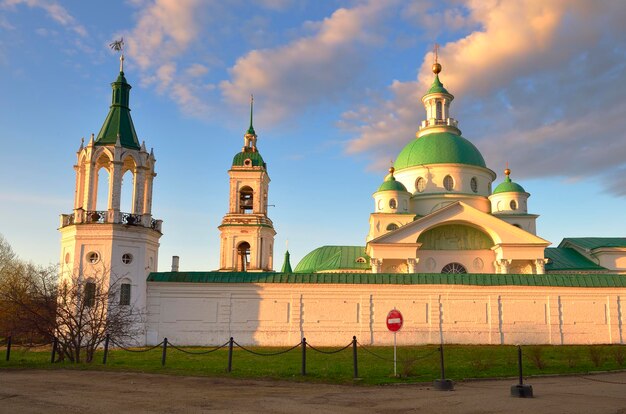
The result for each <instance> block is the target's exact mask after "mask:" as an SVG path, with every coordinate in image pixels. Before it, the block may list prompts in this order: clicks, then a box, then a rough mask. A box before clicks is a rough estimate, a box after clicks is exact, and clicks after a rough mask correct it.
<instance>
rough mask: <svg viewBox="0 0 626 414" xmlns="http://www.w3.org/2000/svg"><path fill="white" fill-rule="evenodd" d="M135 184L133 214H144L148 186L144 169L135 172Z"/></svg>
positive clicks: (136, 169) (137, 169)
mask: <svg viewBox="0 0 626 414" xmlns="http://www.w3.org/2000/svg"><path fill="white" fill-rule="evenodd" d="M134 177H135V178H134V180H133V181H134V183H133V211H132V212H131V213H133V214H141V213H143V204H144V188H145V184H146V171H145V169H144V168H143V167H137V168H135V171H134Z"/></svg>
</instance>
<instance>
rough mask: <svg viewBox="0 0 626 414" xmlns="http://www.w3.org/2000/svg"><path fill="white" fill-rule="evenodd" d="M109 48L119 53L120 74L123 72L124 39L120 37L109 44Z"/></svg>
mask: <svg viewBox="0 0 626 414" xmlns="http://www.w3.org/2000/svg"><path fill="white" fill-rule="evenodd" d="M109 47H110V48H111V49H113V50H114V51H116V52H120V72H124V38H123V37H120V40H114V41H113V42H112V43H110V44H109Z"/></svg>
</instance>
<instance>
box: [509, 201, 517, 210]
mask: <svg viewBox="0 0 626 414" xmlns="http://www.w3.org/2000/svg"><path fill="white" fill-rule="evenodd" d="M509 205H510V206H511V210H517V202H516V201H515V200H511V202H510V203H509Z"/></svg>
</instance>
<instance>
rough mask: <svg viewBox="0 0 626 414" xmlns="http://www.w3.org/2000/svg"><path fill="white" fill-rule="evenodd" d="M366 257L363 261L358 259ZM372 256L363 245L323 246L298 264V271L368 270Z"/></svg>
mask: <svg viewBox="0 0 626 414" xmlns="http://www.w3.org/2000/svg"><path fill="white" fill-rule="evenodd" d="M359 258H363V259H365V260H364V262H363V263H359V262H357V259H359ZM369 268H370V258H369V256H368V255H367V254H365V247H363V246H322V247H318V248H317V249H315V250H313V251H312V252H310V253H309V254H307V255H306V256H304V258H303V259H302V260H300V263H298V265H297V266H296V270H295V272H296V273H315V272H321V271H328V270H367V269H369Z"/></svg>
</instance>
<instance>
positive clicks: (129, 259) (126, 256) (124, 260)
mask: <svg viewBox="0 0 626 414" xmlns="http://www.w3.org/2000/svg"><path fill="white" fill-rule="evenodd" d="M132 262H133V255H132V254H130V253H124V254H123V255H122V263H124V264H131V263H132Z"/></svg>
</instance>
